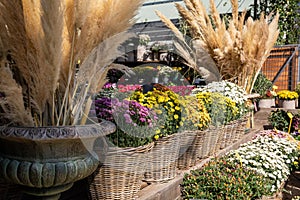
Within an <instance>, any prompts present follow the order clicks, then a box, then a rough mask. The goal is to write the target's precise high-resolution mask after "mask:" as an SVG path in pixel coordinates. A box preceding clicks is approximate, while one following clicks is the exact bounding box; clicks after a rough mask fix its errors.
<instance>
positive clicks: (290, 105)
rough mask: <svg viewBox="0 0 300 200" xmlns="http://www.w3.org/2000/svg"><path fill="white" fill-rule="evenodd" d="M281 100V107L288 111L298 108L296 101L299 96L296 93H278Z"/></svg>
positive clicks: (287, 91)
mask: <svg viewBox="0 0 300 200" xmlns="http://www.w3.org/2000/svg"><path fill="white" fill-rule="evenodd" d="M277 95H278V98H279V106H280V107H282V108H286V109H295V108H296V99H298V97H299V95H298V93H297V92H295V91H290V90H281V91H279V92H277Z"/></svg>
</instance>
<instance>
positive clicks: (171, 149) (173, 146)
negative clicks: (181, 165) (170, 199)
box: [130, 84, 183, 182]
mask: <svg viewBox="0 0 300 200" xmlns="http://www.w3.org/2000/svg"><path fill="white" fill-rule="evenodd" d="M143 88H144V89H141V90H136V91H135V92H134V93H133V94H132V95H131V96H130V99H131V100H135V101H138V102H139V103H140V104H141V105H143V106H145V107H147V108H150V109H154V110H155V112H156V113H157V117H158V118H159V120H160V121H162V124H161V125H160V126H159V127H157V129H156V130H155V135H154V139H155V142H154V147H153V148H152V149H151V151H150V155H149V161H148V168H147V169H146V173H145V179H146V180H147V181H149V182H161V181H168V180H171V179H173V178H174V177H175V176H176V172H177V166H176V165H177V163H176V161H177V159H178V154H179V148H180V145H179V137H178V134H177V133H178V130H179V129H180V127H181V125H182V123H183V122H182V118H181V113H182V108H181V105H180V101H179V96H178V95H177V94H176V93H174V92H173V91H171V90H170V89H169V88H167V87H166V86H163V85H161V84H151V85H146V87H143ZM146 88H147V89H146ZM149 88H151V89H149Z"/></svg>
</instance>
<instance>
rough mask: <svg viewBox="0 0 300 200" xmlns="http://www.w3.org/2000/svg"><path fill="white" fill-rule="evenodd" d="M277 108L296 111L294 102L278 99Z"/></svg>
mask: <svg viewBox="0 0 300 200" xmlns="http://www.w3.org/2000/svg"><path fill="white" fill-rule="evenodd" d="M279 107H281V108H285V109H296V101H295V100H282V99H279Z"/></svg>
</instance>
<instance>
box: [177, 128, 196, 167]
mask: <svg viewBox="0 0 300 200" xmlns="http://www.w3.org/2000/svg"><path fill="white" fill-rule="evenodd" d="M196 135H197V131H185V132H183V133H182V134H181V137H180V139H179V143H180V144H179V145H180V149H179V158H178V161H177V167H178V169H187V168H188V167H190V165H191V157H192V152H191V148H192V147H193V146H194V144H193V143H194V140H195V139H196ZM193 149H194V148H193Z"/></svg>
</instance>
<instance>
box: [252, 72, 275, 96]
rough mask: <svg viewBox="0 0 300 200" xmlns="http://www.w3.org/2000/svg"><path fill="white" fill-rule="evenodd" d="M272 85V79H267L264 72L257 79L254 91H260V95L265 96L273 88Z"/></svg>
mask: <svg viewBox="0 0 300 200" xmlns="http://www.w3.org/2000/svg"><path fill="white" fill-rule="evenodd" d="M272 86H273V83H272V81H270V80H269V79H267V77H266V76H265V75H264V74H262V73H260V74H258V76H257V79H256V80H255V83H254V86H253V90H252V92H253V93H258V94H260V96H262V97H264V96H265V95H266V92H267V91H268V90H271V89H272Z"/></svg>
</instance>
